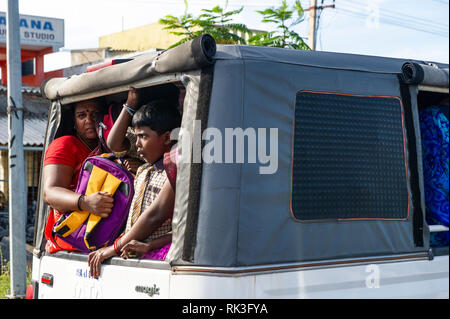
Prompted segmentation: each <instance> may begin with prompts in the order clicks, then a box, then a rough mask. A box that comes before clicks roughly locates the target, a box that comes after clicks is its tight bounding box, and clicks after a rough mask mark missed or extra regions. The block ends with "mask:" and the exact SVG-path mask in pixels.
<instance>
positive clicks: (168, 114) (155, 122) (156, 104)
mask: <svg viewBox="0 0 450 319" xmlns="http://www.w3.org/2000/svg"><path fill="white" fill-rule="evenodd" d="M131 125H132V126H133V127H138V126H147V127H149V128H151V129H152V130H153V131H156V133H158V135H161V134H163V133H165V132H167V131H172V130H173V129H175V128H177V127H180V125H181V115H180V112H179V111H178V109H177V106H176V105H175V104H173V103H170V102H168V101H166V100H156V101H151V102H149V103H147V104H145V105H143V106H142V107H140V108H139V110H138V111H137V112H136V113H135V114H134V116H133V120H132V122H131Z"/></svg>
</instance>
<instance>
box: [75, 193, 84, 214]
mask: <svg viewBox="0 0 450 319" xmlns="http://www.w3.org/2000/svg"><path fill="white" fill-rule="evenodd" d="M83 198H84V195H83V194H81V195H80V197H78V201H77V206H78V210H79V211H82V209H81V201H82V200H83Z"/></svg>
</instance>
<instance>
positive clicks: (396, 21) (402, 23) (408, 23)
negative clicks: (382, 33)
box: [337, 1, 448, 37]
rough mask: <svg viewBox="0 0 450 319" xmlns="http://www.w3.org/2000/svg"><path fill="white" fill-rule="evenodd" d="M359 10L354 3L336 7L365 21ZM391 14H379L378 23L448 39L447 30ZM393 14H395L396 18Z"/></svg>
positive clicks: (357, 5)
mask: <svg viewBox="0 0 450 319" xmlns="http://www.w3.org/2000/svg"><path fill="white" fill-rule="evenodd" d="M341 3H342V1H341ZM344 4H345V3H344ZM347 4H348V3H347ZM355 9H356V10H355ZM361 9H362V7H361V6H360V4H356V3H351V4H350V5H349V6H346V7H342V6H337V10H338V12H342V13H343V14H347V15H351V16H354V17H357V18H364V19H367V17H368V15H367V14H364V13H363V12H362V10H361ZM365 10H366V7H364V11H365ZM391 12H392V13H394V12H393V11H391ZM392 13H390V14H383V15H382V14H380V17H379V21H380V22H383V23H387V24H391V25H395V26H399V27H403V28H408V29H413V30H416V31H421V32H426V33H430V34H434V35H438V36H443V37H448V29H447V30H446V29H442V28H439V27H437V26H435V25H431V24H428V23H418V22H416V21H412V20H411V18H412V19H414V18H413V17H411V16H407V15H403V14H402V15H399V14H398V13H394V14H392ZM395 14H397V16H396V15H395Z"/></svg>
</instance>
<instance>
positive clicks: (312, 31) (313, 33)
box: [308, 0, 317, 50]
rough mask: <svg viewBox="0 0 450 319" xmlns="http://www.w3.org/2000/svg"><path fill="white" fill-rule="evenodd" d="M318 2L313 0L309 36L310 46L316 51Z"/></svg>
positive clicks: (310, 10) (310, 9) (310, 11)
mask: <svg viewBox="0 0 450 319" xmlns="http://www.w3.org/2000/svg"><path fill="white" fill-rule="evenodd" d="M316 9H317V4H316V0H311V2H310V8H309V35H308V42H309V43H308V45H309V47H310V48H311V50H315V49H316Z"/></svg>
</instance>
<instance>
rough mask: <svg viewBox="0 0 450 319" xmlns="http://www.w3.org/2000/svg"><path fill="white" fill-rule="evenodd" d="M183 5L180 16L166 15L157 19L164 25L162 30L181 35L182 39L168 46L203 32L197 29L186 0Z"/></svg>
mask: <svg viewBox="0 0 450 319" xmlns="http://www.w3.org/2000/svg"><path fill="white" fill-rule="evenodd" d="M184 5H185V10H184V14H183V15H182V16H181V17H174V16H172V15H166V16H165V17H164V18H161V19H159V23H161V24H163V25H165V27H164V30H172V31H170V33H171V34H174V35H178V36H182V39H181V40H180V41H178V42H177V43H175V44H173V45H172V46H170V48H173V47H176V46H177V45H180V44H182V43H184V42H187V41H189V40H192V39H194V38H195V37H197V36H199V35H201V34H202V33H203V31H202V30H201V29H200V30H199V29H198V24H197V19H196V18H194V16H193V15H192V14H190V13H188V3H187V0H184ZM170 48H169V49H170Z"/></svg>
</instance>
